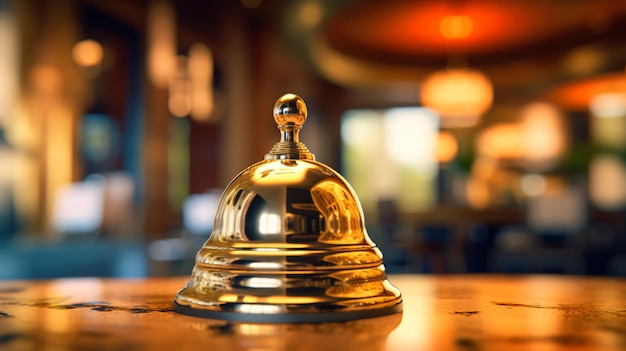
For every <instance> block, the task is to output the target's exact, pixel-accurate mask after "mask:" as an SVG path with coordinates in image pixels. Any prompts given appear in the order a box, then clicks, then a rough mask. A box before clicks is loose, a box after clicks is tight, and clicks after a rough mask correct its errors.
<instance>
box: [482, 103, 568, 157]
mask: <svg viewBox="0 0 626 351" xmlns="http://www.w3.org/2000/svg"><path fill="white" fill-rule="evenodd" d="M476 142H477V149H478V153H479V154H480V155H482V156H486V157H489V158H492V159H518V160H526V161H531V162H546V161H549V162H552V161H555V160H556V159H557V158H558V157H559V156H561V155H562V154H563V153H564V152H565V149H566V148H567V135H566V132H565V126H564V121H563V116H562V115H561V113H560V112H559V111H558V110H557V109H556V108H554V107H553V106H551V105H549V104H545V103H533V104H529V105H528V106H526V107H525V108H524V109H523V110H522V119H521V121H520V122H517V123H501V124H495V125H492V126H490V127H489V128H487V129H485V130H483V131H482V132H481V134H480V135H479V136H478V138H477V140H476Z"/></svg>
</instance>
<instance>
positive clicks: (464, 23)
mask: <svg viewBox="0 0 626 351" xmlns="http://www.w3.org/2000/svg"><path fill="white" fill-rule="evenodd" d="M473 31H474V23H473V22H472V19H471V18H469V17H467V16H465V15H457V16H446V17H444V18H443V19H442V20H441V23H440V24H439V32H440V33H441V35H443V37H444V38H446V39H465V38H467V37H469V36H470V34H472V32H473Z"/></svg>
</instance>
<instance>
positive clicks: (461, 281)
mask: <svg viewBox="0 0 626 351" xmlns="http://www.w3.org/2000/svg"><path fill="white" fill-rule="evenodd" d="M187 280H188V277H176V278H152V279H146V280H121V279H60V280H51V281H0V350H51V351H52V350H55V351H56V350H215V351H218V350H220V351H221V350H250V351H261V350H342V351H349V350H625V349H626V280H625V279H611V278H584V277H559V276H489V275H458V276H424V275H392V276H391V277H390V280H391V281H392V282H393V283H394V284H395V285H396V286H397V287H399V288H400V290H401V291H402V293H403V298H404V313H402V314H395V315H389V316H385V317H378V318H369V319H362V320H357V321H351V322H342V323H319V324H249V323H227V322H223V321H215V320H207V319H201V318H195V317H189V316H185V315H180V314H177V313H174V312H173V311H172V301H173V299H174V295H175V294H176V291H177V290H178V289H179V288H181V287H182V286H183V285H184V284H185V283H186V282H187Z"/></svg>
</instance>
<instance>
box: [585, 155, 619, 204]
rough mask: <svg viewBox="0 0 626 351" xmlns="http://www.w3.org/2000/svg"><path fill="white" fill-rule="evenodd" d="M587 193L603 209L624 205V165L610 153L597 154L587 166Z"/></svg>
mask: <svg viewBox="0 0 626 351" xmlns="http://www.w3.org/2000/svg"><path fill="white" fill-rule="evenodd" d="M589 195H590V197H591V200H592V201H593V203H594V204H596V205H597V206H598V207H601V208H603V209H605V210H615V209H621V208H624V207H625V206H626V165H624V163H623V162H622V161H621V160H620V159H619V158H617V157H615V156H611V155H603V156H598V157H596V158H594V159H593V161H592V162H591V165H590V166H589Z"/></svg>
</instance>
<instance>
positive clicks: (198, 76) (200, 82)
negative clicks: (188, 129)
mask: <svg viewBox="0 0 626 351" xmlns="http://www.w3.org/2000/svg"><path fill="white" fill-rule="evenodd" d="M188 75H189V89H190V91H189V99H190V103H191V111H190V113H191V117H192V118H193V119H195V120H197V121H208V120H209V119H210V118H211V115H212V114H213V54H212V53H211V49H209V48H208V47H207V46H206V45H204V44H194V45H192V46H191V49H189V62H188Z"/></svg>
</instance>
